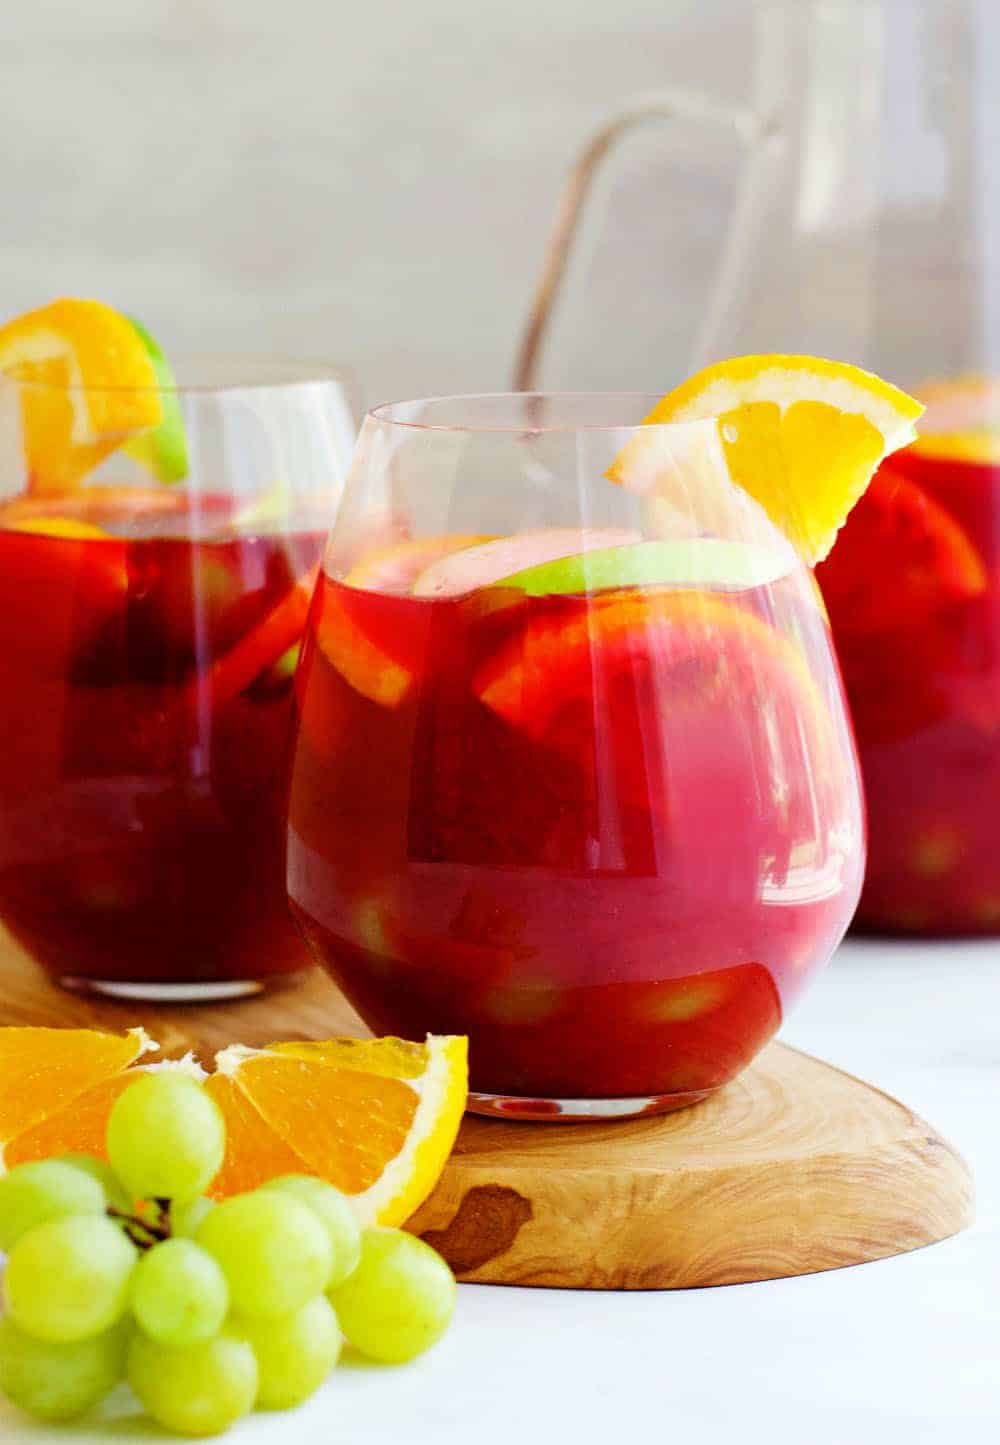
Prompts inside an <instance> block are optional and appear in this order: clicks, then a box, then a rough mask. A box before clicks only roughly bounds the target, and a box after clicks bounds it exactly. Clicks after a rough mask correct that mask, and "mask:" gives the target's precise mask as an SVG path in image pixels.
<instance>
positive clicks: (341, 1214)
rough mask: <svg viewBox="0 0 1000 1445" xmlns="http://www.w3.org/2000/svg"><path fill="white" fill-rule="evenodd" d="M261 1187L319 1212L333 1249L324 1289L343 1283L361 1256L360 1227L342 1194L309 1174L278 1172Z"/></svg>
mask: <svg viewBox="0 0 1000 1445" xmlns="http://www.w3.org/2000/svg"><path fill="white" fill-rule="evenodd" d="M265 1188H267V1189H281V1190H282V1191H284V1192H285V1193H288V1194H292V1195H294V1196H295V1198H296V1199H299V1200H301V1202H302V1203H303V1204H308V1206H309V1208H310V1209H311V1210H313V1212H314V1213H315V1214H318V1215H319V1218H320V1221H321V1223H322V1224H323V1227H324V1228H325V1229H326V1232H327V1234H328V1235H329V1237H330V1247H331V1249H332V1250H333V1268H332V1271H331V1274H330V1278H329V1279H328V1280H327V1282H326V1288H327V1289H335V1288H336V1287H337V1285H339V1284H343V1282H344V1280H345V1279H347V1278H348V1276H349V1275H352V1274H353V1273H354V1271H355V1270H356V1269H357V1267H358V1260H359V1259H360V1258H361V1226H360V1224H359V1223H358V1221H357V1219H356V1217H355V1214H354V1210H353V1209H352V1208H351V1206H350V1204H349V1203H348V1202H347V1198H346V1196H345V1195H343V1194H341V1192H340V1190H339V1189H334V1187H333V1185H332V1184H327V1183H326V1182H325V1180H323V1179H317V1178H315V1177H314V1176H313V1175H312V1174H282V1175H280V1176H279V1177H278V1178H277V1179H271V1180H270V1181H269V1182H268V1184H267V1185H266V1186H265Z"/></svg>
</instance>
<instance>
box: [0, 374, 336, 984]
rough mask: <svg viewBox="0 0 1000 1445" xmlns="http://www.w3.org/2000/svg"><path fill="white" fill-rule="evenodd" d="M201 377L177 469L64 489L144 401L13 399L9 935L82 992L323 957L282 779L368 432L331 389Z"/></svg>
mask: <svg viewBox="0 0 1000 1445" xmlns="http://www.w3.org/2000/svg"><path fill="white" fill-rule="evenodd" d="M177 373H178V376H179V378H180V383H181V384H180V385H179V386H178V387H177V388H176V389H169V390H168V389H164V390H162V391H161V392H160V394H159V395H160V401H161V411H162V415H163V416H164V417H165V418H167V417H169V418H170V429H169V433H168V434H167V435H166V436H165V437H164V435H163V434H162V432H161V433H160V434H159V445H160V447H161V449H162V454H159V455H158V454H156V452H155V451H154V450H153V449H152V446H151V442H150V438H149V437H148V436H145V437H143V436H137V437H135V438H121V439H119V442H120V444H118V445H117V446H116V448H115V450H114V451H113V452H112V454H111V455H110V456H108V457H107V458H105V459H104V460H103V461H100V464H99V465H97V466H96V467H95V468H94V469H93V470H90V471H87V470H86V469H85V468H83V467H82V465H73V466H71V467H70V468H69V469H68V472H66V474H65V475H63V476H58V475H57V473H56V472H55V471H53V472H47V473H45V474H43V475H39V474H38V472H37V468H36V469H35V470H34V471H33V470H32V462H31V457H32V454H34V453H38V451H39V449H40V447H42V446H44V443H45V441H46V436H47V432H46V428H48V429H50V431H51V434H53V435H55V434H56V432H57V431H59V429H60V428H61V429H62V430H61V431H60V433H59V434H60V435H66V434H68V435H70V437H71V438H72V433H71V431H70V427H69V422H68V420H67V419H68V418H71V417H73V416H76V415H78V414H80V413H81V412H85V413H86V414H89V415H91V416H94V415H108V414H109V413H110V412H112V411H113V410H114V409H115V407H116V406H117V407H119V409H120V407H121V391H120V390H117V391H112V390H111V389H106V390H105V391H104V392H101V391H98V390H95V389H93V388H90V389H87V390H86V391H83V390H82V389H74V388H73V387H71V386H53V385H48V384H44V383H40V382H34V381H29V380H25V379H20V380H16V379H13V378H11V377H7V378H4V379H3V380H2V381H0V457H2V468H3V470H2V473H0V737H2V739H3V747H2V750H0V920H2V922H3V923H4V924H5V925H6V926H7V927H8V928H9V929H10V931H11V932H12V933H13V934H14V935H15V936H16V937H17V938H18V939H19V941H20V942H21V943H22V944H23V945H24V946H25V948H26V949H27V950H28V951H29V953H31V954H32V955H33V956H34V958H35V959H36V960H37V961H38V962H39V963H40V964H41V965H42V966H43V967H44V968H45V969H47V970H48V971H49V972H50V973H51V974H52V975H53V976H54V977H55V978H56V979H58V980H59V981H60V982H62V983H64V984H66V985H68V986H70V987H73V988H77V989H83V990H91V991H98V992H103V993H110V994H116V995H121V996H123V997H132V998H154V999H192V1000H195V999H208V998H224V997H233V996H236V995H239V994H242V993H247V992H254V991H256V990H258V989H260V988H262V987H263V986H265V985H266V984H268V983H271V982H273V981H276V980H277V979H279V978H281V977H283V976H286V975H288V974H289V973H291V972H293V971H294V970H297V969H300V968H303V967H305V966H306V965H307V964H308V962H309V959H308V954H307V952H306V950H305V949H304V948H303V946H302V943H301V939H300V938H299V935H298V933H297V931H296V929H295V927H294V925H293V923H292V921H291V919H290V918H289V916H288V910H287V904H286V901H285V894H284V887H283V863H282V859H283V845H284V839H283V833H284V798H283V794H282V785H281V779H282V769H283V764H284V750H285V744H286V738H287V727H288V719H289V710H290V696H291V682H292V673H293V671H294V663H295V659H296V656H297V651H298V644H299V640H300V637H301V634H302V629H303V627H304V624H305V618H306V612H307V609H308V600H309V595H310V592H311V589H312V585H313V582H314V579H315V574H316V564H317V561H318V559H319V556H320V552H321V549H322V545H323V541H324V538H325V536H326V533H327V531H328V529H329V526H330V523H331V522H332V520H333V514H334V510H335V506H336V503H337V501H338V500H339V495H340V491H341V488H342V484H343V476H344V472H345V470H346V462H347V460H348V458H349V454H350V448H351V445H352V442H353V435H354V425H353V422H352V419H351V407H350V401H349V393H348V390H347V389H346V387H345V383H344V381H343V378H342V377H341V375H340V374H338V373H334V372H324V370H323V369H322V368H316V367H304V366H303V367H299V366H295V365H291V364H287V365H286V364H275V363H263V362H257V363H255V362H249V361H236V360H233V361H215V362H208V361H206V362H201V363H194V364H192V365H191V366H189V367H185V366H184V365H183V364H181V365H179V366H178V368H177ZM102 408H103V411H102ZM74 444H75V443H73V442H72V440H71V442H70V443H69V445H74ZM75 460H76V461H79V459H78V458H77V459H75ZM85 460H87V461H88V462H89V461H95V462H96V461H98V460H99V458H98V457H94V458H90V457H88V458H86V459H85ZM81 470H83V471H84V475H83V476H82V477H77V473H79V472H80V471H81Z"/></svg>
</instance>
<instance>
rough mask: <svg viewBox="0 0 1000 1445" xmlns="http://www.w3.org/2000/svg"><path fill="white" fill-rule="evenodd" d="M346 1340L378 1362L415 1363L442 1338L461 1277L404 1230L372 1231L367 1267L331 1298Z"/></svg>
mask: <svg viewBox="0 0 1000 1445" xmlns="http://www.w3.org/2000/svg"><path fill="white" fill-rule="evenodd" d="M330 1298H331V1300H332V1301H333V1307H334V1309H335V1310H336V1311H337V1318H338V1320H339V1321H340V1327H341V1329H342V1330H343V1332H344V1334H345V1336H346V1337H347V1339H348V1340H350V1342H351V1344H352V1345H353V1346H354V1347H355V1349H357V1350H360V1351H361V1353H362V1354H363V1355H368V1356H370V1357H371V1358H372V1359H373V1360H385V1361H387V1362H388V1363H392V1364H398V1363H402V1361H404V1360H412V1359H413V1357H414V1355H419V1354H421V1353H422V1351H424V1350H427V1349H429V1348H430V1347H431V1345H433V1344H435V1343H436V1341H437V1340H439V1339H440V1338H441V1336H442V1335H443V1334H444V1332H445V1330H446V1329H447V1328H448V1323H449V1321H450V1320H451V1317H452V1314H453V1312H454V1309H455V1277H454V1275H453V1274H452V1272H451V1270H450V1269H449V1268H448V1266H447V1265H446V1264H445V1262H444V1260H443V1259H442V1258H441V1256H440V1255H439V1254H437V1253H436V1252H435V1251H434V1250H433V1249H431V1247H430V1245H429V1244H425V1243H424V1242H423V1240H422V1239H417V1238H416V1237H415V1236H414V1235H412V1234H405V1233H404V1232H403V1230H401V1229H366V1230H364V1231H363V1233H362V1235H361V1262H360V1264H359V1265H358V1267H357V1269H356V1270H355V1271H354V1273H353V1274H352V1275H351V1277H350V1279H349V1280H348V1281H347V1282H346V1284H342V1285H341V1286H340V1288H339V1289H336V1290H333V1291H332V1292H331V1295H330Z"/></svg>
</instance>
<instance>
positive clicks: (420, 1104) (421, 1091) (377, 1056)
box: [216, 1035, 468, 1224]
mask: <svg viewBox="0 0 1000 1445" xmlns="http://www.w3.org/2000/svg"><path fill="white" fill-rule="evenodd" d="M216 1068H217V1072H218V1074H221V1075H222V1076H223V1077H225V1078H227V1079H229V1080H230V1081H231V1083H232V1084H233V1085H234V1086H235V1088H236V1089H238V1090H239V1091H241V1092H242V1094H243V1096H244V1099H245V1100H246V1101H247V1102H249V1103H250V1104H251V1105H252V1107H253V1108H254V1109H255V1110H256V1111H257V1113H258V1114H259V1115H260V1117H261V1119H262V1120H263V1121H264V1122H265V1124H266V1125H267V1126H269V1127H270V1129H271V1130H272V1131H273V1133H274V1135H276V1136H277V1138H278V1139H279V1140H281V1141H282V1142H283V1143H284V1145H285V1146H286V1147H287V1149H288V1150H290V1151H291V1152H292V1154H293V1155H295V1156H297V1157H298V1158H299V1159H301V1160H302V1164H300V1165H299V1166H298V1167H299V1169H300V1170H301V1169H302V1168H303V1166H304V1168H305V1170H306V1172H308V1173H311V1174H317V1175H319V1177H320V1178H322V1179H326V1180H328V1181H329V1182H330V1183H331V1184H334V1185H336V1187H337V1188H338V1189H341V1190H343V1192H344V1193H345V1194H347V1195H349V1196H350V1198H351V1201H352V1203H353V1204H354V1206H355V1209H356V1211H357V1213H358V1214H359V1216H360V1217H361V1218H362V1219H363V1220H364V1221H366V1222H373V1221H377V1222H378V1223H379V1224H402V1223H403V1221H404V1220H406V1219H408V1218H409V1216H410V1215H411V1214H412V1213H413V1211H414V1210H415V1209H416V1208H417V1206H418V1205H419V1204H420V1203H422V1201H423V1200H424V1199H426V1197H427V1195H428V1194H429V1193H430V1191H431V1189H432V1188H433V1187H434V1185H435V1183H436V1182H437V1180H438V1177H439V1176H440V1173H441V1170H442V1169H443V1168H444V1165H445V1162H446V1161H447V1158H448V1155H449V1154H450V1153H451V1149H452V1145H453V1144H454V1142H455V1136H456V1134H457V1133H458V1126H459V1123H460V1122H461V1118H462V1112H463V1110H464V1109H465V1097H466V1091H467V1087H468V1062H467V1041H466V1040H465V1039H464V1038H460V1037H452V1036H437V1035H429V1036H428V1038H427V1040H426V1042H425V1043H422V1044H417V1043H409V1042H407V1041H406V1040H404V1039H368V1040H361V1039H330V1040H327V1041H326V1042H324V1043H315V1044H273V1045H272V1046H271V1047H270V1048H268V1049H244V1048H243V1047H241V1046H240V1045H236V1046H234V1047H232V1048H229V1049H225V1050H223V1052H222V1053H221V1054H219V1056H218V1058H217V1059H216ZM216 1088H217V1089H218V1088H219V1086H218V1085H216ZM220 1092H221V1090H220ZM216 1097H218V1094H217V1095H216ZM255 1137H256V1135H255V1134H254V1131H252V1130H251V1131H249V1134H248V1133H247V1132H244V1134H243V1139H244V1140H247V1139H249V1141H250V1142H251V1143H252V1142H253V1140H254V1138H255ZM239 1141H240V1134H239V1133H234V1135H233V1138H232V1142H231V1143H230V1145H229V1148H228V1149H227V1154H226V1161H225V1163H224V1164H223V1170H224V1171H227V1174H225V1175H224V1180H225V1179H226V1178H228V1179H229V1180H232V1181H234V1182H235V1180H237V1179H238V1178H239V1177H240V1176H241V1174H242V1169H241V1166H240V1161H239V1159H238V1157H237V1156H236V1151H237V1150H238V1149H239V1148H240V1142H239ZM244 1147H245V1145H244ZM269 1147H271V1148H273V1147H274V1146H273V1144H270V1145H269ZM253 1157H254V1150H253V1149H251V1150H250V1151H249V1155H248V1161H249V1162H250V1164H251V1165H252V1162H253ZM289 1167H290V1166H289V1165H288V1164H286V1165H284V1166H282V1172H287V1170H288V1168H289ZM236 1187H241V1186H238V1185H237V1186H236Z"/></svg>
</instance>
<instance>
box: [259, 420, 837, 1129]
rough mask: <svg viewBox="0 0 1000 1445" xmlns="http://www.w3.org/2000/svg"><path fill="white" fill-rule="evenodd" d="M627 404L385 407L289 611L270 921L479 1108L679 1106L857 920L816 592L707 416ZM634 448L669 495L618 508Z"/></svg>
mask: <svg viewBox="0 0 1000 1445" xmlns="http://www.w3.org/2000/svg"><path fill="white" fill-rule="evenodd" d="M653 400H654V399H653V398H650V397H645V396H636V395H601V396H590V395H576V396H574V395H564V396H558V395H530V394H528V395H498V396H472V397H458V398H452V399H438V400H431V401H416V402H411V403H405V404H400V405H392V406H386V407H381V408H378V409H377V410H375V411H373V412H372V413H370V414H369V416H368V418H367V420H366V422H365V424H364V428H363V430H362V433H361V437H360V440H359V444H358V448H357V451H356V453H355V459H354V463H353V468H352V471H351V473H350V476H349V479H348V485H347V490H346V493H345V497H344V501H343V503H342V506H341V509H340V512H339V515H338V520H337V524H336V526H335V528H334V531H333V534H332V536H331V538H330V541H329V544H328V547H327V550H326V553H325V558H324V562H323V566H322V570H321V572H320V578H319V584H318V588H317V591H316V593H315V597H314V600H313V605H312V611H311V614H310V619H309V623H308V627H307V633H306V640H305V644H304V649H303V655H302V660H301V663H300V667H299V671H298V674H297V679H296V687H295V693H296V696H295V724H294V742H293V749H292V758H291V781H290V793H289V832H288V861H287V880H288V891H289V896H290V899H291V904H292V909H293V912H294V914H295V916H296V918H297V920H298V921H299V923H300V925H301V926H302V928H303V931H304V932H305V935H306V937H307V938H308V940H309V941H310V943H311V944H312V947H313V950H314V952H315V954H316V956H317V957H318V958H319V959H320V961H321V962H322V963H323V964H324V966H325V967H326V968H327V969H328V970H329V971H330V973H331V974H332V975H333V977H334V978H335V979H336V981H337V982H338V983H339V984H340V985H341V986H342V988H343V989H344V991H345V993H346V994H347V995H348V997H349V998H350V1000H351V1002H352V1003H353V1004H354V1005H355V1006H356V1007H357V1009H358V1010H359V1012H360V1013H361V1015H362V1017H363V1018H364V1019H365V1021H366V1022H367V1023H368V1024H369V1025H370V1026H371V1027H372V1028H373V1029H374V1030H375V1031H376V1032H378V1033H384V1032H392V1033H398V1034H402V1035H404V1036H407V1037H411V1038H413V1037H421V1036H422V1035H423V1034H424V1033H425V1032H426V1031H434V1032H439V1033H464V1034H468V1036H469V1040H470V1070H471V1080H470V1081H471V1087H472V1094H471V1098H470V1107H471V1108H472V1109H474V1110H478V1111H480V1112H485V1113H495V1114H500V1115H506V1116H517V1117H521V1118H543V1119H544V1118H553V1117H561V1118H583V1117H626V1116H629V1115H635V1114H640V1113H645V1112H656V1111H660V1110H668V1109H674V1108H679V1107H681V1106H683V1105H686V1104H689V1103H692V1102H695V1101H697V1100H699V1099H702V1098H704V1097H706V1096H707V1095H708V1094H710V1093H711V1092H712V1091H714V1090H715V1089H717V1088H719V1087H720V1086H721V1085H723V1084H724V1083H726V1081H727V1080H729V1079H731V1078H732V1077H733V1076H734V1075H736V1074H737V1073H738V1072H739V1071H740V1070H741V1069H742V1068H744V1066H745V1065H746V1064H747V1063H748V1062H749V1061H750V1060H751V1059H752V1058H753V1057H754V1055H755V1054H756V1053H757V1052H758V1051H759V1050H760V1049H761V1048H762V1047H763V1045H764V1044H765V1043H766V1041H767V1040H768V1039H769V1038H770V1037H771V1036H772V1034H773V1033H774V1032H775V1030H776V1029H777V1028H778V1026H779V1024H780V1023H781V1020H782V1018H783V1015H784V1013H785V1011H786V1009H787V1008H788V1007H789V1005H790V1004H791V1003H792V1002H793V1001H794V1000H795V998H796V997H797V995H798V994H799V993H800V992H801V990H802V989H803V988H804V987H805V985H806V984H807V983H808V982H809V981H810V979H811V978H812V977H813V976H814V975H815V974H816V972H817V970H819V969H820V968H821V967H822V966H823V965H824V964H825V963H826V962H827V960H828V959H829V957H830V955H831V953H832V952H833V950H834V948H835V946H836V944H837V943H838V941H839V940H840V938H841V936H842V935H843V933H844V930H845V929H846V927H847V924H848V922H849V920H850V918H851V915H852V913H853V910H854V906H855V903H856V901H857V897H858V891H859V887H860V880H861V873H862V868H863V854H864V825H863V816H862V807H861V799H860V792H859V784H858V776H857V771H856V764H855V758H854V752H853V746H852V742H851V736H850V730H849V727H848V724H847V721H846V717H845V712H844V705H843V698H842V695H841V689H840V681H839V676H838V672H837V669H836V666H835V664H834V661H833V657H832V652H831V647H830V638H829V634H828V629H827V623H826V618H825V613H824V611H823V608H822V604H821V603H820V602H819V599H818V593H817V590H816V587H815V584H814V582H813V579H812V577H811V575H810V573H809V572H808V570H807V569H806V567H805V566H804V565H803V564H802V563H801V562H800V560H799V558H798V556H797V555H796V553H795V552H794V550H793V549H792V547H791V546H790V544H789V543H788V542H787V541H786V540H785V538H784V536H783V535H782V534H781V533H779V531H778V530H777V528H776V527H775V526H774V525H773V524H772V523H771V522H770V521H769V520H768V518H767V516H766V514H765V512H764V511H763V510H762V509H761V508H760V507H758V506H757V504H756V503H755V502H754V501H753V500H752V499H751V498H750V496H748V495H747V494H746V493H745V492H744V491H742V490H741V489H740V488H738V487H735V486H733V485H732V484H731V482H730V480H729V477H728V474H727V472H726V462H725V456H724V452H723V448H722V442H721V440H720V432H719V429H718V428H717V427H716V425H715V423H714V422H712V423H707V424H703V423H692V424H686V425H684V424H675V425H663V426H655V425H654V426H641V427H640V425H639V424H640V422H641V420H642V418H643V417H644V416H645V415H646V413H647V412H648V411H649V409H650V407H651V405H652V403H653ZM636 448H638V452H637V451H636ZM653 453H655V457H656V468H657V472H658V474H659V475H668V476H670V477H672V479H673V485H672V487H671V488H670V489H669V490H670V495H669V497H668V496H666V495H664V494H663V491H662V489H660V492H659V494H657V495H650V494H645V495H643V494H641V492H640V491H637V490H635V489H630V488H629V487H628V486H627V485H626V486H620V485H615V484H614V481H615V480H620V476H618V474H617V473H618V472H620V469H621V463H622V458H623V457H628V456H630V455H631V456H632V459H633V461H634V462H636V463H637V464H638V465H639V466H640V469H641V466H642V465H643V456H647V455H651V454H653Z"/></svg>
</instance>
